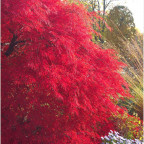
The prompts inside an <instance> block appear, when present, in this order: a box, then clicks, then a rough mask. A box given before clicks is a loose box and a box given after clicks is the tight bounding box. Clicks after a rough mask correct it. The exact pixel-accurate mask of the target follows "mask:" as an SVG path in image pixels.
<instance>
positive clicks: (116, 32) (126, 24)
mask: <svg viewBox="0 0 144 144" xmlns="http://www.w3.org/2000/svg"><path fill="white" fill-rule="evenodd" d="M107 24H108V25H109V26H110V27H111V28H112V32H109V31H108V30H106V32H105V38H106V40H107V41H108V42H110V43H112V44H113V45H114V46H115V47H116V48H117V50H118V52H119V53H120V54H121V55H123V56H125V57H127V53H126V51H127V50H126V49H125V47H124V46H123V45H122V41H121V39H125V40H131V39H132V38H134V36H135V32H136V30H135V23H134V19H133V16H132V13H131V12H130V10H129V9H128V8H127V7H125V6H115V7H114V8H113V9H111V10H110V12H109V14H108V15H107Z"/></svg>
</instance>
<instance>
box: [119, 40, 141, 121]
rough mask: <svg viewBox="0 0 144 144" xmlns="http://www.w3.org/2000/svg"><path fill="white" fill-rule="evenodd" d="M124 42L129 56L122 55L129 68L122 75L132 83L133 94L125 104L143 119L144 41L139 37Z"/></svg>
mask: <svg viewBox="0 0 144 144" xmlns="http://www.w3.org/2000/svg"><path fill="white" fill-rule="evenodd" d="M123 44H124V46H125V48H126V49H127V51H128V57H127V58H124V57H122V60H123V61H124V62H125V63H126V64H127V69H125V71H124V73H123V74H122V75H123V77H124V78H125V80H126V81H127V82H128V83H129V84H130V90H131V95H132V96H133V97H132V98H130V99H128V100H127V101H126V103H125V106H126V107H127V108H128V110H129V112H130V113H131V114H138V116H139V117H140V118H141V119H143V52H142V50H143V49H142V48H143V43H142V40H141V39H140V37H137V39H136V40H133V41H132V42H131V43H130V42H128V41H123ZM128 58H129V59H128ZM122 102H123V101H122Z"/></svg>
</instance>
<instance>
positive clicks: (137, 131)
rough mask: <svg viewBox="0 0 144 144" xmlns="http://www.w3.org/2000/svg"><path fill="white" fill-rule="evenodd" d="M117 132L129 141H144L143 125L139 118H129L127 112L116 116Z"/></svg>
mask: <svg viewBox="0 0 144 144" xmlns="http://www.w3.org/2000/svg"><path fill="white" fill-rule="evenodd" d="M114 121H115V124H116V127H117V131H118V132H119V133H120V134H121V135H123V137H125V138H127V139H139V140H142V139H143V123H142V121H141V120H140V118H139V117H135V116H129V115H128V114H127V112H124V113H123V114H120V113H118V114H117V115H114Z"/></svg>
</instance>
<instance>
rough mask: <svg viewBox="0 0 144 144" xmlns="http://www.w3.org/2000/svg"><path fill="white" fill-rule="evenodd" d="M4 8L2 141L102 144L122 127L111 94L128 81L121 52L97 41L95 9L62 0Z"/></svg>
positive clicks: (19, 1)
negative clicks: (93, 23) (117, 123)
mask: <svg viewBox="0 0 144 144" xmlns="http://www.w3.org/2000/svg"><path fill="white" fill-rule="evenodd" d="M1 15H2V117H1V119H2V143H3V144H10V143H12V144H28V143H29V144H34V143H37V144H42V143H43V144H47V143H51V144H63V143H64V144H65V143H72V144H74V143H78V144H84V143H86V144H90V143H99V142H100V139H99V138H100V136H101V135H104V134H105V133H107V132H108V131H109V130H110V129H114V128H113V124H112V123H111V122H110V120H109V117H110V116H111V113H115V112H116V111H117V107H116V106H115V105H114V104H113V103H112V102H111V99H110V97H113V98H115V99H117V98H118V93H119V94H121V95H123V96H126V95H128V94H127V92H128V89H127V87H128V86H127V84H126V82H125V81H124V79H123V78H122V77H121V76H120V74H119V73H118V71H119V70H120V69H121V67H122V66H123V64H122V63H120V62H118V60H117V59H116V57H115V55H114V52H113V51H112V50H103V49H101V48H99V47H98V46H97V45H95V44H93V42H92V41H91V32H92V29H91V26H90V25H91V22H90V20H89V15H88V14H87V12H86V11H85V10H84V9H83V8H81V7H79V6H77V5H74V4H72V5H69V4H68V3H66V2H62V1H60V0H5V1H3V2H2V13H1ZM122 85H123V86H122ZM124 87H125V88H124Z"/></svg>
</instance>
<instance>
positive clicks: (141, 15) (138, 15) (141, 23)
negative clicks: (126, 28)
mask: <svg viewBox="0 0 144 144" xmlns="http://www.w3.org/2000/svg"><path fill="white" fill-rule="evenodd" d="M125 1H126V3H125V5H126V6H127V7H128V8H129V10H130V11H131V12H132V14H133V17H134V22H135V25H136V27H137V28H138V29H139V30H140V32H142V33H144V0H125Z"/></svg>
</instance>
